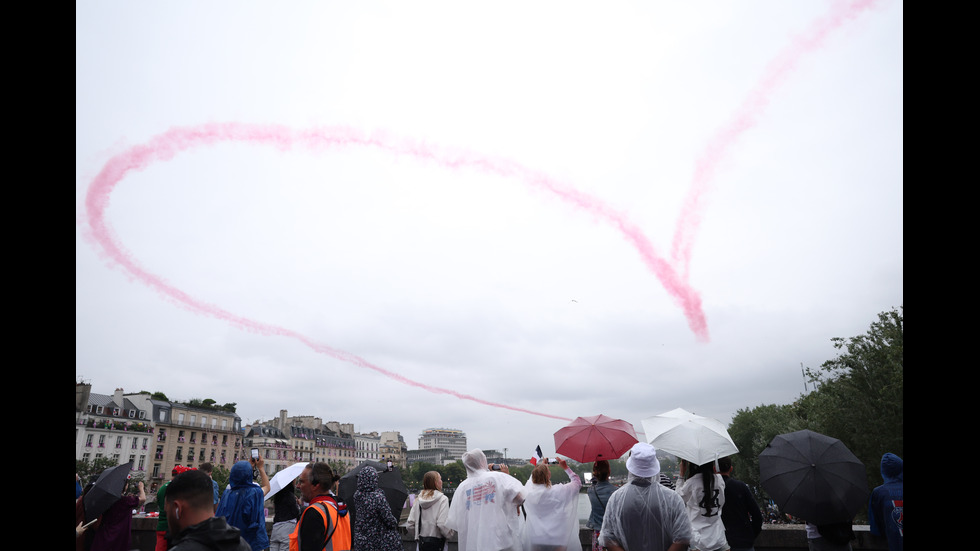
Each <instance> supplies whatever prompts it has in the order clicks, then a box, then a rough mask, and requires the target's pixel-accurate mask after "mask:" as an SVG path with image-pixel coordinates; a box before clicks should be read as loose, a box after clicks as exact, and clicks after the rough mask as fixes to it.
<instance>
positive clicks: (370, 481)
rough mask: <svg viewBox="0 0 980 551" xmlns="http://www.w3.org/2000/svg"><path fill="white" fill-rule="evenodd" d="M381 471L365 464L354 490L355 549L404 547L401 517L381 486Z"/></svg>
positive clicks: (372, 550)
mask: <svg viewBox="0 0 980 551" xmlns="http://www.w3.org/2000/svg"><path fill="white" fill-rule="evenodd" d="M378 482H379V475H378V471H377V470H375V468H374V467H371V466H365V467H364V468H362V469H361V471H360V472H359V473H357V491H355V492H354V511H355V512H356V513H357V515H356V516H355V517H354V533H353V536H354V548H353V551H401V550H402V549H403V547H402V538H401V534H399V533H398V519H396V518H395V515H394V514H393V513H392V512H391V507H390V506H389V505H388V500H387V499H385V494H384V492H383V491H381V488H380V487H379V486H378Z"/></svg>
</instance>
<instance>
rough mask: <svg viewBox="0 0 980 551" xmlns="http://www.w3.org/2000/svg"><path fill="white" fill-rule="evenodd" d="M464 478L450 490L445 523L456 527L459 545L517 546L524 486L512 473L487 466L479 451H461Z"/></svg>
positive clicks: (469, 550)
mask: <svg viewBox="0 0 980 551" xmlns="http://www.w3.org/2000/svg"><path fill="white" fill-rule="evenodd" d="M463 466H464V467H466V475H467V476H466V480H464V481H463V482H462V483H461V484H460V485H459V486H458V487H457V488H456V491H455V492H453V499H452V503H451V504H450V505H449V518H448V519H446V525H447V526H449V527H450V528H452V529H453V530H456V533H457V534H458V537H459V548H460V549H466V551H500V550H501V549H517V548H518V537H517V536H518V532H517V530H516V529H517V527H519V517H518V514H519V509H518V508H519V506H520V505H521V503H523V502H524V495H523V491H524V486H523V485H522V484H521V483H520V482H518V481H517V479H516V478H514V477H513V476H511V475H509V474H506V473H501V472H493V471H490V470H488V469H487V457H486V455H484V454H483V452H482V451H481V450H478V449H477V450H471V451H468V452H466V453H464V454H463Z"/></svg>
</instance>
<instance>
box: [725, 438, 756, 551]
mask: <svg viewBox="0 0 980 551" xmlns="http://www.w3.org/2000/svg"><path fill="white" fill-rule="evenodd" d="M718 468H719V470H720V471H721V477H722V479H724V481H725V504H724V505H723V506H722V508H721V520H722V522H723V523H724V525H725V539H726V540H728V545H730V546H731V547H732V551H755V538H757V537H759V533H760V532H762V511H761V510H760V509H759V504H758V503H756V502H755V498H754V497H752V491H751V490H749V486H748V485H747V484H746V483H744V482H742V481H741V480H736V479H735V478H734V477H733V476H732V471H733V470H734V467H733V466H732V458H731V457H723V458H721V459H719V460H718Z"/></svg>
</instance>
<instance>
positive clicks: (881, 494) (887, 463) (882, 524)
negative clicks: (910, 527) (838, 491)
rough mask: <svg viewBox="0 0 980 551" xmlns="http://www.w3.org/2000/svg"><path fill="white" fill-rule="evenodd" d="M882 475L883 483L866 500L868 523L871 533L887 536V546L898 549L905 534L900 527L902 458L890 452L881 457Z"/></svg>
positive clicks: (902, 480)
mask: <svg viewBox="0 0 980 551" xmlns="http://www.w3.org/2000/svg"><path fill="white" fill-rule="evenodd" d="M881 478H883V479H884V480H885V483H884V484H882V485H881V486H878V487H877V488H875V489H874V491H872V492H871V498H870V499H869V503H868V521H869V522H868V524H869V525H870V526H869V527H870V529H871V533H872V534H876V535H884V536H885V537H886V538H888V549H890V550H891V551H901V550H902V549H903V547H904V541H903V540H904V536H905V530H904V529H903V526H902V524H903V520H904V519H903V516H904V511H905V505H904V502H903V499H902V494H903V485H904V480H905V467H904V464H903V462H902V458H900V457H898V456H897V455H895V454H893V453H886V454H885V455H883V456H881Z"/></svg>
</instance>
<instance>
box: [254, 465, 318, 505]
mask: <svg viewBox="0 0 980 551" xmlns="http://www.w3.org/2000/svg"><path fill="white" fill-rule="evenodd" d="M307 465H309V463H293V464H292V465H290V466H288V467H286V468H285V469H283V470H281V471H279V472H278V473H276V474H275V475H273V477H272V480H270V481H269V493H268V495H266V496H265V498H266V499H269V498H270V497H272V496H273V495H275V493H276V492H278V491H279V490H281V489H283V488H285V487H286V486H287V485H288V484H289V483H290V482H292V481H294V480H296V477H298V476H299V475H300V474H301V473H302V472H303V469H305V468H306V466H307Z"/></svg>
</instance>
